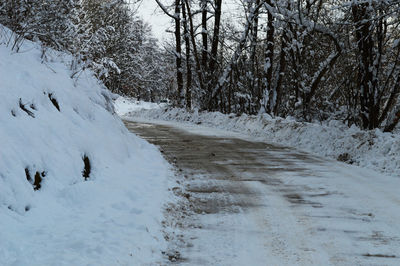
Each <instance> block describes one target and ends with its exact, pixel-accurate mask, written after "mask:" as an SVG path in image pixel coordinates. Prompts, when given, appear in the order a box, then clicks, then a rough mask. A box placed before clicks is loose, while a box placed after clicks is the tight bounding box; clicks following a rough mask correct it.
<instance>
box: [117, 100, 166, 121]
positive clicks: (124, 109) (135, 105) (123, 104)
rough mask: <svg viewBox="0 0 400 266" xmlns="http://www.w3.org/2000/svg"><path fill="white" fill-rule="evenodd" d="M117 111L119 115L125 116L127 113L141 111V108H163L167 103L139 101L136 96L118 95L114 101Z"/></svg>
mask: <svg viewBox="0 0 400 266" xmlns="http://www.w3.org/2000/svg"><path fill="white" fill-rule="evenodd" d="M114 106H115V111H116V113H117V114H118V115H120V116H123V115H124V114H126V113H129V112H134V111H140V110H143V109H144V110H148V109H156V108H162V107H165V106H166V105H165V104H163V103H160V104H159V103H150V102H145V101H138V100H136V99H135V98H128V97H121V96H120V97H118V98H117V99H115V101H114Z"/></svg>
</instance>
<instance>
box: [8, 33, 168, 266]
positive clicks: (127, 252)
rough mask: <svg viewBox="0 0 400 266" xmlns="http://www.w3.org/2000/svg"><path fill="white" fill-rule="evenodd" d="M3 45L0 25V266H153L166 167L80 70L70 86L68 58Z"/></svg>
mask: <svg viewBox="0 0 400 266" xmlns="http://www.w3.org/2000/svg"><path fill="white" fill-rule="evenodd" d="M10 36H11V32H10V31H9V30H7V29H5V28H3V27H1V25H0V58H1V60H0V101H1V104H0V125H1V127H0V228H1V230H0V265H147V264H154V263H161V264H162V263H163V261H164V258H163V257H162V254H161V252H162V251H163V250H164V249H165V247H166V243H165V240H164V238H163V234H162V232H161V230H162V226H161V220H162V219H163V214H162V207H163V204H164V203H165V201H166V200H167V198H168V197H169V196H168V195H169V194H168V193H167V183H168V177H170V176H171V175H172V173H171V172H170V166H169V164H168V163H167V162H166V161H165V160H164V159H163V158H162V156H161V154H160V153H159V151H158V150H157V149H156V148H155V147H154V146H153V145H150V144H149V143H147V142H146V141H144V140H142V139H140V138H138V137H136V136H135V135H133V134H131V133H129V132H128V130H127V129H126V128H125V127H124V125H123V123H122V122H121V120H120V119H119V117H118V116H117V115H116V114H114V110H113V105H112V104H111V97H112V95H111V94H110V93H109V92H107V91H106V90H105V89H104V88H103V86H102V85H101V84H99V82H98V81H97V80H96V79H95V78H94V77H93V75H92V73H91V72H90V71H84V72H82V73H80V75H79V79H77V80H73V79H71V78H70V74H71V72H70V70H69V68H68V66H67V65H68V64H69V63H70V61H71V60H72V58H71V57H69V56H67V55H65V54H61V53H58V52H55V51H52V50H47V52H46V54H45V57H42V50H41V48H40V46H39V45H38V44H35V43H32V42H29V41H25V42H24V44H23V45H22V46H21V48H20V51H19V53H16V52H15V51H12V50H11V45H7V40H8V39H9V37H10ZM89 164H90V167H89ZM85 166H86V167H85ZM89 168H90V170H89Z"/></svg>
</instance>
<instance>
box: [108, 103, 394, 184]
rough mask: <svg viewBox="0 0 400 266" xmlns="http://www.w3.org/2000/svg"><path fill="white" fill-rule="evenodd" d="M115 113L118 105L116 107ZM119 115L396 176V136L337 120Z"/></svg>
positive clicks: (170, 111)
mask: <svg viewBox="0 0 400 266" xmlns="http://www.w3.org/2000/svg"><path fill="white" fill-rule="evenodd" d="M116 107H117V112H118V109H119V106H118V105H117V106H116ZM135 110H136V111H133V112H130V113H123V112H122V111H119V114H120V115H122V116H124V117H127V118H129V117H132V118H142V119H158V120H164V121H178V122H184V123H190V124H202V125H205V126H208V127H213V128H218V129H222V130H227V131H233V132H238V133H242V134H246V135H248V136H252V137H255V138H257V139H259V140H262V141H267V142H274V143H277V144H280V145H284V146H291V147H295V148H298V149H301V150H305V151H308V152H311V153H313V154H316V155H320V156H325V157H330V158H334V159H338V160H340V161H344V162H347V163H350V164H355V165H359V166H361V167H365V168H369V169H373V170H376V171H380V172H383V173H385V174H388V175H392V176H400V135H399V134H391V133H383V132H382V131H380V130H373V131H362V130H360V129H359V128H357V127H355V126H353V127H351V128H348V127H347V126H346V125H344V124H343V123H341V122H340V121H330V122H329V123H328V124H326V125H319V124H314V123H304V122H296V121H294V120H292V119H282V118H275V119H273V118H271V117H270V116H269V115H265V114H264V115H257V116H249V115H245V114H243V115H241V116H236V115H234V114H230V115H224V114H222V113H219V112H197V111H194V112H188V111H186V110H184V109H178V108H155V109H148V110H144V109H142V110H139V108H136V109H135Z"/></svg>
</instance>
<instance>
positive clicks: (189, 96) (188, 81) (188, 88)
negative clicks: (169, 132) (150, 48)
mask: <svg viewBox="0 0 400 266" xmlns="http://www.w3.org/2000/svg"><path fill="white" fill-rule="evenodd" d="M182 15H183V34H184V38H185V48H186V108H187V109H188V110H190V109H192V66H191V63H190V41H189V30H188V21H187V16H186V7H185V5H184V4H182Z"/></svg>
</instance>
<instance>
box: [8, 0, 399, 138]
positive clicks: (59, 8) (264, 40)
mask: <svg viewBox="0 0 400 266" xmlns="http://www.w3.org/2000/svg"><path fill="white" fill-rule="evenodd" d="M144 1H150V0H144ZM154 1H156V2H157V4H158V6H159V7H160V9H161V10H162V13H163V15H166V16H169V17H170V19H171V29H172V30H171V34H170V35H171V38H170V39H169V40H168V41H166V42H165V43H159V42H158V41H157V39H156V38H155V37H154V36H153V35H152V33H151V27H150V26H149V25H148V24H147V23H146V22H145V21H143V19H141V18H140V17H139V16H138V12H137V11H138V9H139V8H140V7H141V6H140V4H141V2H142V1H141V0H135V1H126V0H69V1H65V0H56V1H47V0H40V1H35V0H3V1H1V3H0V23H1V24H3V25H5V26H7V27H9V28H10V29H12V30H13V31H14V32H15V33H16V34H18V36H14V38H10V42H12V45H13V47H14V49H15V50H18V47H19V44H20V43H21V42H23V41H24V39H25V38H26V39H30V40H39V41H41V42H42V44H43V48H42V49H43V57H45V56H46V47H49V48H53V49H57V50H62V51H67V52H68V53H71V54H72V55H73V56H74V58H75V60H74V61H73V62H71V73H72V74H71V75H72V77H74V78H79V74H80V73H81V71H82V70H84V69H86V68H90V69H92V70H93V71H94V72H95V73H96V75H97V77H98V78H99V79H101V80H102V81H103V82H104V84H105V86H106V87H107V88H108V89H109V90H111V91H112V92H115V93H119V94H123V95H127V96H133V97H136V98H139V99H144V100H148V101H153V102H158V101H165V100H167V99H168V100H169V101H170V102H171V104H172V105H173V106H176V107H182V108H186V109H188V110H192V109H199V110H202V111H219V112H222V113H236V114H243V113H246V114H258V113H267V114H269V115H271V116H274V117H275V116H279V117H289V116H290V117H294V118H295V119H297V120H299V121H307V122H313V121H324V120H329V119H335V120H340V121H343V122H344V123H346V124H347V125H348V126H351V125H356V126H358V127H360V128H362V129H375V128H380V129H382V130H383V131H386V132H391V131H393V130H394V129H395V127H396V126H397V125H398V123H399V121H400V28H399V24H400V1H398V0H380V1H377V0H352V1H340V0H284V1H274V0H237V1H235V3H236V6H237V10H236V11H235V12H236V13H237V15H235V16H231V17H229V16H226V15H224V14H225V12H226V11H227V10H226V9H227V8H228V7H227V6H226V5H225V4H226V3H225V0H224V1H223V0H173V1H167V0H154Z"/></svg>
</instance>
